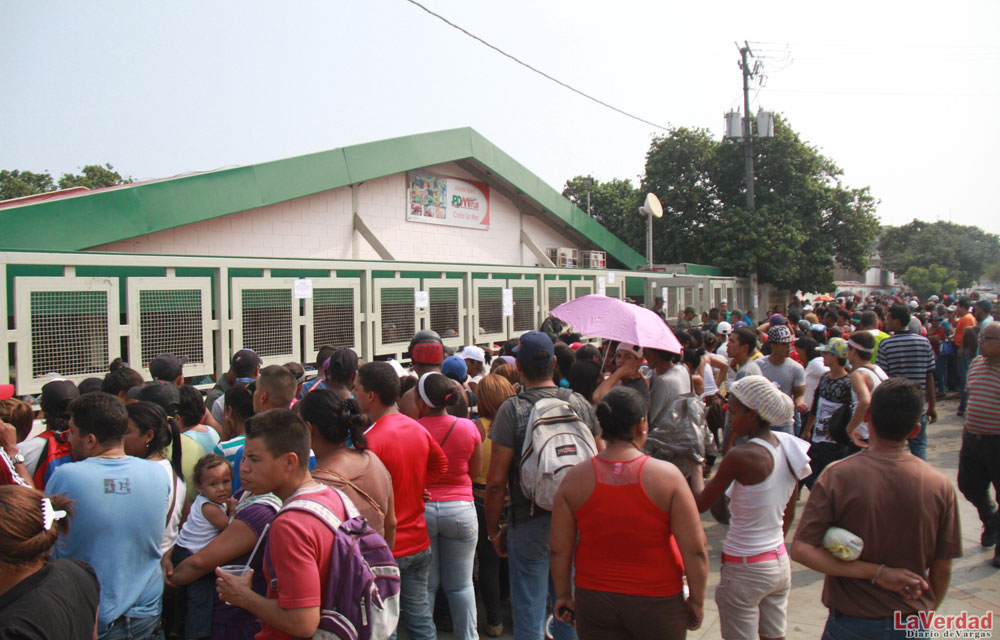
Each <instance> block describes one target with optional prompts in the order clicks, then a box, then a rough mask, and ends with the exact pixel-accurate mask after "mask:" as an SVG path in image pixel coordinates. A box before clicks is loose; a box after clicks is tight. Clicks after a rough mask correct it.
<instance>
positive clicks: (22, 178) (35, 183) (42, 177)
mask: <svg viewBox="0 0 1000 640" xmlns="http://www.w3.org/2000/svg"><path fill="white" fill-rule="evenodd" d="M55 188H56V187H55V184H54V183H53V182H52V176H50V175H49V174H48V172H46V173H32V172H31V171H18V170H17V169H13V170H10V171H8V170H7V169H2V170H0V200H10V199H11V198H23V197H24V196H31V195H34V194H36V193H45V192H47V191H52V190H53V189H55Z"/></svg>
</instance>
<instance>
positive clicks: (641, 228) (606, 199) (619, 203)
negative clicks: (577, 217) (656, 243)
mask: <svg viewBox="0 0 1000 640" xmlns="http://www.w3.org/2000/svg"><path fill="white" fill-rule="evenodd" d="M587 181H593V184H590V185H588V184H587ZM588 192H589V193H590V209H591V216H592V217H593V218H594V219H595V220H597V221H598V222H600V223H601V224H602V225H604V226H605V227H606V228H607V229H608V230H609V231H611V232H612V233H614V234H615V235H616V236H618V237H619V238H620V239H622V240H624V241H625V243H626V244H628V245H629V246H632V247H634V248H636V250H637V251H639V252H640V253H644V252H645V248H644V247H645V240H644V238H645V237H646V236H645V233H646V231H645V229H646V226H645V225H646V222H645V220H642V219H640V216H639V205H641V204H642V198H643V197H644V196H643V195H642V194H641V193H640V191H639V190H638V189H636V188H635V187H633V186H632V182H631V181H630V180H621V179H618V178H614V179H612V180H609V181H607V182H601V181H599V180H597V179H596V178H594V177H593V176H576V177H575V178H571V179H569V180H567V181H566V188H565V189H563V196H564V197H566V198H568V199H569V200H570V201H571V202H572V203H573V204H575V205H576V206H578V207H579V208H581V209H583V210H584V211H586V210H587V193H588ZM636 238H639V244H638V245H636V244H635V242H634V241H635V239H636Z"/></svg>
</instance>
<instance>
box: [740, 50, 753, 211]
mask: <svg viewBox="0 0 1000 640" xmlns="http://www.w3.org/2000/svg"><path fill="white" fill-rule="evenodd" d="M743 45H744V46H742V47H740V57H741V58H742V62H741V63H740V67H741V68H742V70H743V162H744V165H745V172H746V175H745V178H744V179H745V181H746V182H745V184H746V188H747V209H749V210H750V211H753V208H754V202H753V196H754V194H753V130H752V129H751V127H750V76H751V75H752V72H751V71H750V65H749V64H748V62H747V57H748V56H751V55H753V52H751V51H750V45H748V44H747V43H746V42H744V43H743Z"/></svg>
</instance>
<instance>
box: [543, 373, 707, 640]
mask: <svg viewBox="0 0 1000 640" xmlns="http://www.w3.org/2000/svg"><path fill="white" fill-rule="evenodd" d="M648 409H649V407H648V404H647V402H646V400H645V399H644V398H643V397H642V396H641V395H640V394H639V393H638V392H637V391H635V390H634V389H632V388H630V387H616V388H614V389H612V390H611V391H609V392H608V393H607V394H606V395H605V396H604V397H603V398H602V399H601V401H600V402H598V403H597V407H596V409H595V413H596V414H597V419H598V420H599V421H600V423H601V437H602V438H603V439H604V441H605V442H606V443H607V446H606V447H605V449H604V450H603V451H601V452H600V453H598V454H597V455H596V456H595V457H593V458H591V459H590V460H589V461H587V462H582V463H580V464H578V465H576V466H574V467H573V468H571V469H570V470H568V471H566V472H564V474H565V477H564V478H563V481H562V484H561V485H560V487H559V491H558V492H557V493H556V497H555V504H554V505H553V508H552V531H551V534H550V538H549V548H550V554H551V555H550V564H551V569H552V580H553V582H554V583H555V588H556V598H557V600H556V604H555V607H554V610H555V611H556V615H557V616H558V618H559V619H560V620H562V621H563V622H567V623H574V622H575V624H576V628H577V634H578V635H579V637H580V639H581V640H588V639H594V640H599V639H603V638H612V637H613V638H618V637H630V638H636V639H637V640H644V639H652V638H671V639H672V638H684V637H685V636H686V633H687V629H697V628H698V627H699V626H700V625H701V621H702V617H703V615H704V612H703V607H704V604H705V585H706V581H707V579H708V546H707V541H706V539H705V532H704V530H703V529H702V526H701V517H700V516H699V515H698V508H697V506H696V505H695V501H694V497H693V496H692V495H691V492H690V491H689V490H688V486H687V482H686V481H685V480H684V476H683V475H681V472H680V471H678V469H677V467H675V466H674V465H673V464H671V463H669V462H665V461H663V460H656V459H654V458H651V457H649V456H648V455H644V454H643V452H642V446H643V444H645V442H646V435H647V433H648V431H649V427H648V425H647V423H646V412H647V411H648ZM574 547H575V551H574ZM574 555H575V557H574ZM574 567H575V570H576V573H575V576H574V575H573V569H574ZM685 575H686V576H687V584H688V587H689V588H690V596H689V597H688V598H687V600H685V599H684V576H685ZM574 583H575V585H574ZM574 586H575V588H574Z"/></svg>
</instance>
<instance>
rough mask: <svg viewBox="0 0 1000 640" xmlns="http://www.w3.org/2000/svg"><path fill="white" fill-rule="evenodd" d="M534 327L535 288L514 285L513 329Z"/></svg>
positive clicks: (520, 329) (525, 329) (529, 329)
mask: <svg viewBox="0 0 1000 640" xmlns="http://www.w3.org/2000/svg"><path fill="white" fill-rule="evenodd" d="M534 328H535V289H534V288H533V287H514V331H531V330H532V329H534Z"/></svg>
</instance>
